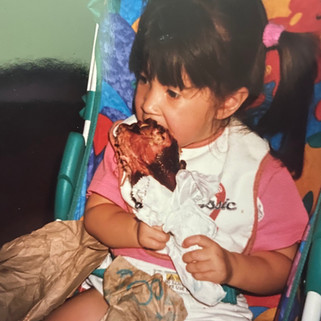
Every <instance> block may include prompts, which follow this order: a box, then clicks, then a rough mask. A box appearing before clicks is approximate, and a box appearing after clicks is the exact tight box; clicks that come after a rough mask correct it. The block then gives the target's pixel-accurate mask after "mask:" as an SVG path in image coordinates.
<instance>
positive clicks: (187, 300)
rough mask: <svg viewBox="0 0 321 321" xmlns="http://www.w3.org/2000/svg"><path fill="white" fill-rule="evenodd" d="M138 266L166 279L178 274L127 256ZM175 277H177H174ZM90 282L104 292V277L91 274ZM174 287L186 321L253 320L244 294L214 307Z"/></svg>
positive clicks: (105, 264) (105, 265)
mask: <svg viewBox="0 0 321 321" xmlns="http://www.w3.org/2000/svg"><path fill="white" fill-rule="evenodd" d="M126 260H127V261H129V263H131V264H132V265H134V266H135V267H136V268H138V269H140V270H142V271H144V272H146V273H148V274H150V275H153V274H155V273H161V274H162V275H163V278H164V281H166V280H165V278H166V275H167V276H168V275H173V276H175V275H177V273H176V272H175V270H171V269H169V268H165V267H161V266H159V265H155V264H152V263H147V262H144V261H141V260H137V259H134V258H130V257H126ZM110 263H111V258H110V257H108V258H107V259H106V260H105V261H104V262H103V264H102V267H103V268H106V267H107V266H108V265H109V264H110ZM174 279H175V277H174ZM89 282H90V284H91V285H92V286H94V287H95V288H96V290H98V291H99V292H100V293H101V294H103V280H102V278H99V277H96V276H90V277H89ZM174 283H176V284H174V285H173V287H172V288H173V289H174V287H175V289H174V290H175V292H177V293H178V294H179V295H180V296H181V297H182V299H183V301H184V304H185V307H186V310H187V312H188V316H187V319H186V321H194V320H195V321H196V320H197V321H201V320H202V321H212V320H215V321H226V320H229V321H230V320H236V321H247V320H252V313H251V312H250V310H249V309H248V305H247V302H246V299H245V298H244V296H243V295H239V296H238V297H237V304H229V303H218V304H217V305H215V306H214V307H209V306H206V305H204V304H202V303H200V302H198V301H197V300H195V299H194V298H193V297H192V296H191V295H190V293H189V292H188V291H187V290H186V289H184V287H183V286H182V285H181V284H178V283H177V282H174Z"/></svg>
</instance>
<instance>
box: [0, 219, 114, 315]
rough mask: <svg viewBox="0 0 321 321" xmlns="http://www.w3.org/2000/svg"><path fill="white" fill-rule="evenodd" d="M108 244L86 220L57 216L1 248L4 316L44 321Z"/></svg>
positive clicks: (102, 255) (101, 256) (0, 308)
mask: <svg viewBox="0 0 321 321" xmlns="http://www.w3.org/2000/svg"><path fill="white" fill-rule="evenodd" d="M107 253H108V249H107V248H106V247H105V246H103V245H102V244H101V243H99V242H98V241H97V240H96V239H95V238H93V237H92V236H90V235H89V234H88V233H87V232H86V231H85V230H84V227H83V222H82V221H56V222H52V223H49V224H47V225H45V226H44V227H42V228H40V229H39V230H36V231H34V232H32V233H31V234H28V235H24V236H21V237H18V238H17V239H15V240H13V241H11V242H9V243H6V244H5V245H4V246H3V247H2V248H1V250H0V316H1V320H2V321H15V320H35V321H36V320H41V319H42V318H43V317H44V316H45V315H47V314H48V313H49V312H50V311H52V310H53V309H54V308H56V307H57V306H59V305H60V304H62V303H63V302H64V301H65V300H66V298H68V297H69V296H71V295H72V294H73V293H74V291H75V290H76V289H77V287H78V286H79V285H80V284H81V283H82V282H83V281H84V280H85V279H86V277H87V276H88V275H89V274H90V273H91V272H92V271H93V270H94V269H95V268H96V267H97V266H99V265H100V263H101V262H102V261H103V259H104V258H105V256H106V255H107Z"/></svg>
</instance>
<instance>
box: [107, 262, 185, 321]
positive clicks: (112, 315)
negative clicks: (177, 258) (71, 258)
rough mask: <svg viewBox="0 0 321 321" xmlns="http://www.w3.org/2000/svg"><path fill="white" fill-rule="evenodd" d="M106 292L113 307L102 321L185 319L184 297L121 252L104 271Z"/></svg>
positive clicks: (180, 320) (171, 320)
mask: <svg viewBox="0 0 321 321" xmlns="http://www.w3.org/2000/svg"><path fill="white" fill-rule="evenodd" d="M104 296H105V299H106V301H107V302H108V304H109V306H110V308H109V309H108V312H107V314H106V315H105V317H104V318H103V319H102V320H101V321H107V320H108V321H124V320H126V321H143V320H145V321H154V320H155V321H157V320H163V321H182V320H185V318H186V316H187V312H186V309H185V306H184V302H183V299H182V298H181V297H180V296H179V295H178V294H177V293H176V292H175V291H173V290H172V289H170V288H169V287H168V285H167V284H166V283H165V282H164V281H163V278H162V276H161V274H154V275H153V276H151V275H149V274H147V273H145V272H143V271H141V270H138V269H137V268H135V267H134V266H133V265H131V264H130V263H129V262H128V261H126V260H125V259H124V258H122V257H121V256H119V257H117V258H116V259H115V260H114V261H113V263H112V264H111V265H110V266H109V267H108V268H107V270H106V271H105V274H104Z"/></svg>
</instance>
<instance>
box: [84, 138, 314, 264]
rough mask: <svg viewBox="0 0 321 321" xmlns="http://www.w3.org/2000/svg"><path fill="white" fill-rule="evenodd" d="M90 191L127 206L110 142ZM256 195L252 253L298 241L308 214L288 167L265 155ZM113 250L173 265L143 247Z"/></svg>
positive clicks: (282, 246)
mask: <svg viewBox="0 0 321 321" xmlns="http://www.w3.org/2000/svg"><path fill="white" fill-rule="evenodd" d="M91 193H97V194H100V195H102V196H104V197H106V198H107V199H109V200H110V201H112V202H114V203H116V204H118V205H119V206H121V207H122V208H123V209H126V208H127V206H126V203H125V201H124V200H123V198H122V196H121V193H120V188H119V179H118V168H117V164H116V159H115V155H114V151H113V148H112V147H111V145H110V144H108V145H107V147H106V151H105V157H104V159H103V161H102V162H101V164H100V165H99V167H98V169H97V171H96V173H95V175H94V177H93V180H92V182H91V184H90V186H89V189H88V194H91ZM258 198H259V200H260V202H261V204H262V208H263V211H262V209H261V210H259V221H258V225H257V232H256V238H255V241H254V245H253V248H252V252H257V251H268V250H276V249H281V248H285V247H288V246H291V245H292V244H294V243H296V242H298V241H300V240H301V237H302V235H303V232H304V229H305V226H306V224H307V222H308V215H307V213H306V210H305V208H304V206H303V203H302V200H301V197H300V195H299V193H298V191H297V188H296V186H295V184H294V181H293V179H292V177H291V175H290V174H289V172H288V170H287V169H286V168H285V167H284V166H282V165H281V163H280V162H279V161H278V160H276V159H274V158H273V157H272V156H270V157H268V160H267V161H266V162H265V166H264V168H263V169H262V175H261V179H260V182H259V188H258ZM113 252H114V254H115V255H120V254H121V255H127V256H131V257H135V258H138V259H141V260H145V261H148V262H152V263H155V264H159V265H161V266H165V267H169V268H173V265H172V263H171V261H170V260H168V259H166V260H164V257H159V258H156V257H154V256H151V255H149V254H148V252H146V251H145V250H143V249H132V248H131V249H115V250H114V251H113Z"/></svg>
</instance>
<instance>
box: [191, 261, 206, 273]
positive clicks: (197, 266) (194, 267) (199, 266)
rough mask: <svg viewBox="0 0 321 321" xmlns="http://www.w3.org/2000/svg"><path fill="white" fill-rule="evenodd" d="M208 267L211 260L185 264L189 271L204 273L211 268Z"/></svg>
mask: <svg viewBox="0 0 321 321" xmlns="http://www.w3.org/2000/svg"><path fill="white" fill-rule="evenodd" d="M210 267H211V262H210V261H208V260H206V261H198V262H191V263H188V264H187V265H186V270H187V271H188V272H190V273H205V272H209V271H210V270H211V269H210Z"/></svg>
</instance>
